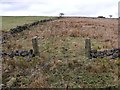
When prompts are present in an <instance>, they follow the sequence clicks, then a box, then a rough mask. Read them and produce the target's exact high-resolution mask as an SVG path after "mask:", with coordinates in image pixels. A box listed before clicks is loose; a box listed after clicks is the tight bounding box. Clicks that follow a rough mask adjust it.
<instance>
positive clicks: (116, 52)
mask: <svg viewBox="0 0 120 90" xmlns="http://www.w3.org/2000/svg"><path fill="white" fill-rule="evenodd" d="M90 55H91V57H92V58H104V57H110V58H111V59H115V58H120V48H113V49H107V50H99V51H98V50H91V52H90Z"/></svg>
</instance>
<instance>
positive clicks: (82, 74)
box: [3, 17, 119, 88]
mask: <svg viewBox="0 0 120 90" xmlns="http://www.w3.org/2000/svg"><path fill="white" fill-rule="evenodd" d="M34 36H38V37H39V48H40V56H36V57H29V56H28V57H20V56H17V57H13V58H10V57H3V83H4V84H6V83H7V82H8V81H9V80H10V79H11V78H12V77H14V78H16V79H17V80H16V83H15V84H14V85H13V87H14V86H15V87H30V88H31V87H32V88H34V87H51V88H52V87H53V88H55V87H57V88H61V87H67V86H68V87H69V88H78V87H80V88H84V87H85V88H94V87H96V88H99V87H108V86H115V87H117V86H118V63H119V59H110V58H106V57H105V58H96V59H91V60H88V59H87V58H86V57H85V48H84V47H85V39H86V38H88V37H89V38H91V43H92V48H94V49H108V48H113V47H118V20H117V19H101V18H74V17H73V18H61V19H57V20H53V21H50V22H45V23H42V24H41V23H40V24H38V25H37V26H33V27H31V28H30V29H29V30H25V31H23V32H20V33H17V34H15V35H9V38H8V39H7V40H6V43H4V44H3V49H4V50H5V51H10V50H19V49H24V50H29V49H31V48H32V43H31V39H32V37H34Z"/></svg>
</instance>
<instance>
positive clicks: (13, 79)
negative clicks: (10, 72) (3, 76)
mask: <svg viewBox="0 0 120 90" xmlns="http://www.w3.org/2000/svg"><path fill="white" fill-rule="evenodd" d="M15 82H16V78H14V77H12V78H11V79H10V80H9V81H8V82H7V83H6V85H7V87H11V86H13V85H14V84H15Z"/></svg>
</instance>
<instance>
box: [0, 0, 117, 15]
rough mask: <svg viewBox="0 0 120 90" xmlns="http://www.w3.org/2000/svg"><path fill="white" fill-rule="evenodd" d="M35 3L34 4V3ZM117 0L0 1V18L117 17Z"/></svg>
mask: <svg viewBox="0 0 120 90" xmlns="http://www.w3.org/2000/svg"><path fill="white" fill-rule="evenodd" d="M34 1H35V2H34ZM118 2H119V0H0V15H1V16H58V15H59V13H61V12H62V13H64V14H65V15H66V16H93V17H94V16H95V17H96V16H100V15H102V16H105V17H109V15H113V17H118Z"/></svg>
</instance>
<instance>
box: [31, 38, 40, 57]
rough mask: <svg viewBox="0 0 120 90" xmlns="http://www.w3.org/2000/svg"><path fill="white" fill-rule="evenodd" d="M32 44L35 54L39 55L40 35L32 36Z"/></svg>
mask: <svg viewBox="0 0 120 90" xmlns="http://www.w3.org/2000/svg"><path fill="white" fill-rule="evenodd" d="M32 46H33V50H34V54H35V55H37V56H39V46H38V37H37V36H35V37H33V38H32Z"/></svg>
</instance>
